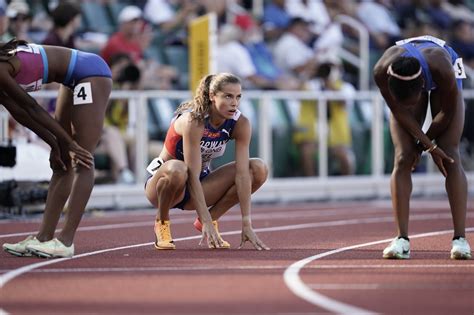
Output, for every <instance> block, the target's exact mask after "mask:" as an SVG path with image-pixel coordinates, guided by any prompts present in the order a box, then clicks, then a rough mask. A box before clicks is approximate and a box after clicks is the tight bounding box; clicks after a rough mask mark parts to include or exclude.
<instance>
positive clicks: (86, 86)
mask: <svg viewBox="0 0 474 315" xmlns="http://www.w3.org/2000/svg"><path fill="white" fill-rule="evenodd" d="M93 102H94V100H93V99H92V88H91V83H90V82H84V83H79V84H78V85H76V87H75V88H74V98H73V104H74V105H82V104H91V103H93Z"/></svg>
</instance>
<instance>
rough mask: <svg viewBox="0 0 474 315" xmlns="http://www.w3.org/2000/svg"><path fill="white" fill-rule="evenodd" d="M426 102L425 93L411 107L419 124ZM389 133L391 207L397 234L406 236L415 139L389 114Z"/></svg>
mask: <svg viewBox="0 0 474 315" xmlns="http://www.w3.org/2000/svg"><path fill="white" fill-rule="evenodd" d="M427 103H428V99H427V95H424V98H423V99H422V101H421V102H420V104H418V105H417V107H415V108H412V109H411V110H412V111H413V114H414V115H415V117H416V119H417V121H419V122H420V125H421V124H422V121H423V120H424V118H425V116H426V110H427ZM390 134H391V136H392V141H393V145H394V148H395V154H394V166H393V171H392V176H391V178H390V190H391V195H392V207H393V212H394V216H395V220H396V223H397V227H398V236H402V237H408V219H409V214H410V197H411V193H412V187H413V184H412V179H411V173H412V167H413V163H414V162H415V159H416V158H417V154H418V149H417V148H416V144H415V139H413V137H412V136H411V135H410V134H409V133H408V132H407V131H405V130H404V129H403V127H402V126H400V124H399V123H398V122H397V121H396V119H394V118H393V116H390Z"/></svg>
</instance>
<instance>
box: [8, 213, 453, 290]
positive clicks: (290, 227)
mask: <svg viewBox="0 0 474 315" xmlns="http://www.w3.org/2000/svg"><path fill="white" fill-rule="evenodd" d="M440 218H451V216H450V215H447V214H446V215H444V216H443V215H438V214H436V215H426V214H424V215H414V216H413V217H412V218H411V220H412V221H414V220H434V219H440ZM392 221H393V216H391V215H390V216H386V217H380V218H365V219H350V220H337V221H328V222H316V223H306V224H295V225H286V226H277V227H270V228H258V229H255V231H256V232H274V231H289V230H297V229H307V228H316V227H328V226H343V225H348V224H363V223H364V224H367V223H380V222H392ZM240 233H241V231H240V230H235V231H230V232H223V233H221V235H235V234H240ZM200 237H201V235H196V236H189V237H183V238H178V239H175V240H174V241H175V242H179V241H186V240H192V239H199V238H200ZM152 244H153V242H148V243H142V244H135V245H127V246H121V247H113V248H108V249H103V250H98V251H93V252H88V253H83V254H78V255H75V256H74V257H72V258H59V259H52V260H48V261H44V262H39V263H33V264H30V265H26V266H23V267H20V268H18V269H15V270H12V271H10V272H7V273H5V274H3V275H1V276H0V289H1V288H2V287H3V286H4V285H5V284H6V283H7V282H9V281H11V280H12V279H14V278H16V277H18V276H20V275H22V274H24V273H27V272H29V271H31V270H34V269H37V268H41V267H44V266H48V265H51V264H55V263H59V262H62V261H65V260H70V259H77V258H82V257H87V256H92V255H97V254H102V253H106V252H111V251H117V250H122V249H128V248H135V247H141V246H148V245H152Z"/></svg>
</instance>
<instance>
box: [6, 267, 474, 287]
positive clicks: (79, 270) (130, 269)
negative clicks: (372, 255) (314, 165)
mask: <svg viewBox="0 0 474 315" xmlns="http://www.w3.org/2000/svg"><path fill="white" fill-rule="evenodd" d="M286 268H288V265H268V266H267V265H248V266H243V265H240V266H222V265H217V266H213V265H207V266H183V267H176V266H167V267H165V266H163V267H109V268H101V267H97V268H48V269H35V270H32V271H31V272H34V273H87V272H101V273H103V272H110V273H113V272H150V271H153V272H159V271H206V270H212V271H214V270H280V269H286ZM450 268H451V269H457V270H456V271H459V270H460V269H463V268H474V265H466V264H460V265H441V264H440V265H345V266H341V265H317V266H306V267H305V269H424V270H428V269H450ZM10 271H12V269H0V274H2V273H7V272H10ZM313 286H317V285H316V284H315V285H310V287H313Z"/></svg>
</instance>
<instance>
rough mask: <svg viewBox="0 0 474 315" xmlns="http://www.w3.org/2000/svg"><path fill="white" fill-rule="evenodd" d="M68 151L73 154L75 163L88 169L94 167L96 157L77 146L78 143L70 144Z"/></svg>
mask: <svg viewBox="0 0 474 315" xmlns="http://www.w3.org/2000/svg"><path fill="white" fill-rule="evenodd" d="M68 149H69V152H70V153H71V158H72V160H73V163H75V164H80V165H82V166H84V167H86V168H88V169H91V168H92V167H93V166H94V157H93V156H92V154H91V153H90V152H89V151H87V150H86V149H84V148H83V147H81V146H80V145H79V144H77V142H76V141H72V142H71V143H69V147H68Z"/></svg>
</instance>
